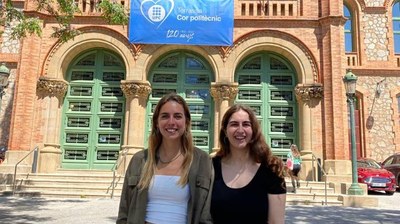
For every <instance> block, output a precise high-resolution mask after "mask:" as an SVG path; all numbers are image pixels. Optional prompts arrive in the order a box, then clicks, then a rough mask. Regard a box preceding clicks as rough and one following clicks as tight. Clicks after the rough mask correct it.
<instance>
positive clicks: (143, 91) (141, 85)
mask: <svg viewBox="0 0 400 224" xmlns="http://www.w3.org/2000/svg"><path fill="white" fill-rule="evenodd" d="M121 89H122V92H124V94H125V96H127V97H134V98H141V99H146V98H147V97H148V96H149V94H150V93H151V86H150V83H149V82H147V81H138V80H122V81H121Z"/></svg>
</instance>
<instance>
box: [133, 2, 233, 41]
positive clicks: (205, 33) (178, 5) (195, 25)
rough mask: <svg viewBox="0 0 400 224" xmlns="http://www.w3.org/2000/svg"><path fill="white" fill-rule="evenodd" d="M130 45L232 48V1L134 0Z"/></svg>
mask: <svg viewBox="0 0 400 224" xmlns="http://www.w3.org/2000/svg"><path fill="white" fill-rule="evenodd" d="M129 41H130V42H131V43H135V44H136V43H137V44H186V45H214V46H230V45H232V42H233V0H197V1H194V0H131V12H130V21H129Z"/></svg>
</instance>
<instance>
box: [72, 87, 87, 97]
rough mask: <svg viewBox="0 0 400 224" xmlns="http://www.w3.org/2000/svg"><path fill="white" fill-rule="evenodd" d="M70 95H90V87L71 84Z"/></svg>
mask: <svg viewBox="0 0 400 224" xmlns="http://www.w3.org/2000/svg"><path fill="white" fill-rule="evenodd" d="M70 95H71V96H91V95H92V87H87V86H71V92H70Z"/></svg>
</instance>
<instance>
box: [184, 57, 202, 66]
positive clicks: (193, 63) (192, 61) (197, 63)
mask: <svg viewBox="0 0 400 224" xmlns="http://www.w3.org/2000/svg"><path fill="white" fill-rule="evenodd" d="M186 68H188V69H205V67H204V65H203V64H202V63H201V61H199V60H197V59H196V58H192V57H187V58H186Z"/></svg>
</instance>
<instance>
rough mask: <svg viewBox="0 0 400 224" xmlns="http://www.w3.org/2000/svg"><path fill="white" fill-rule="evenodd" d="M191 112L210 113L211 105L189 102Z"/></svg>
mask: <svg viewBox="0 0 400 224" xmlns="http://www.w3.org/2000/svg"><path fill="white" fill-rule="evenodd" d="M189 110H190V114H203V115H208V114H209V113H210V107H209V106H208V105H192V104H189Z"/></svg>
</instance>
